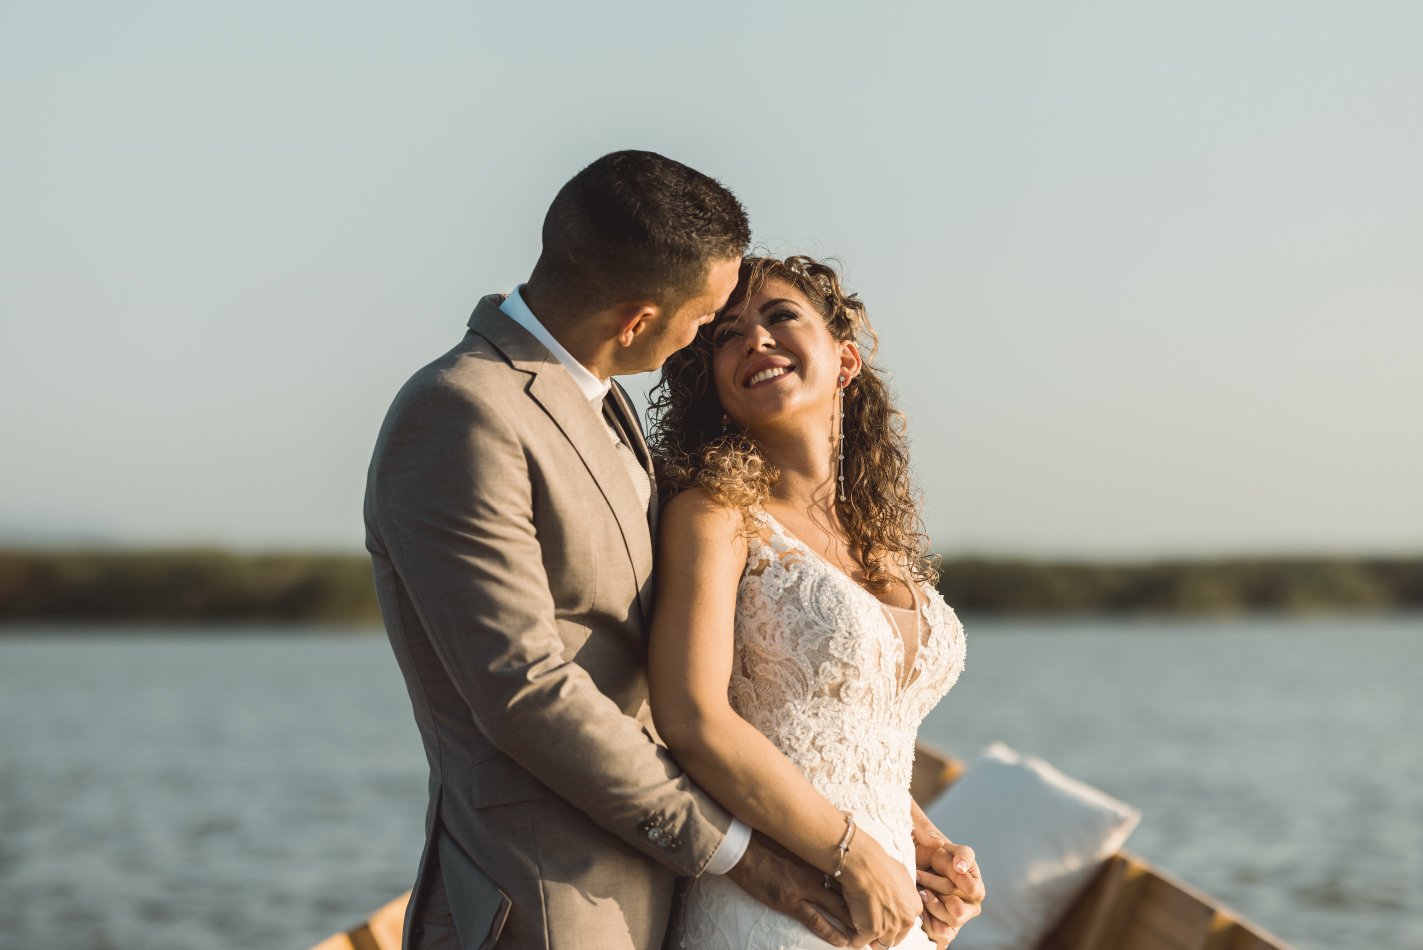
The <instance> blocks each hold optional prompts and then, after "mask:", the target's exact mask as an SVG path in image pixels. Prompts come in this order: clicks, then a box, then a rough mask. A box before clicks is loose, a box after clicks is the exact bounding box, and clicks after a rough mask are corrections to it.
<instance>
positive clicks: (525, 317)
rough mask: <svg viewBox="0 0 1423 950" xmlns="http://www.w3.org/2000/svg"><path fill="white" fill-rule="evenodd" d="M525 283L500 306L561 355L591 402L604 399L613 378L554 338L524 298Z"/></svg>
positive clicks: (565, 366)
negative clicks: (597, 371) (601, 374)
mask: <svg viewBox="0 0 1423 950" xmlns="http://www.w3.org/2000/svg"><path fill="white" fill-rule="evenodd" d="M523 289H524V285H523V284H520V285H519V286H517V287H515V288H514V289H513V291H512V292H511V293H510V294H509V296H508V297H506V298H504V302H503V303H502V304H500V305H499V309H500V310H502V311H504V313H505V314H507V315H508V316H509V318H510V319H511V320H513V321H514V322H515V323H517V324H518V325H519V326H521V327H523V328H524V329H525V330H528V331H529V332H530V333H532V334H533V336H534V339H536V340H538V341H539V342H540V343H542V344H543V345H544V346H546V347H548V351H549V352H550V353H552V354H553V355H554V356H555V357H557V358H558V361H559V362H560V363H562V364H563V367H564V369H566V370H568V373H569V375H570V376H572V377H573V381H574V382H575V383H577V384H578V388H579V389H581V390H583V395H584V396H585V397H586V398H587V400H588V401H589V402H599V403H600V402H602V401H603V398H604V397H605V396H607V395H608V390H609V389H611V388H612V386H613V384H612V382H611V381H610V380H606V379H599V378H598V377H597V376H594V375H593V373H592V372H591V371H590V370H589V369H588V367H586V366H584V365H583V364H582V363H580V362H578V360H576V359H574V358H573V354H572V353H570V352H568V351H567V350H565V349H564V348H563V344H562V343H559V342H558V341H557V340H556V339H554V337H553V334H552V333H550V332H548V328H547V327H545V326H544V325H543V324H542V323H540V322H539V318H538V317H536V316H534V312H533V311H532V310H530V309H529V305H528V304H527V303H525V302H524V297H523V294H522V293H520V291H522V290H523Z"/></svg>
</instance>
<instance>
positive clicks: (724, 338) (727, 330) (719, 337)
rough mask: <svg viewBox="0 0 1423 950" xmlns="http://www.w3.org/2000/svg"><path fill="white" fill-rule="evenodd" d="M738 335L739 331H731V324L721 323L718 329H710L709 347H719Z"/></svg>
mask: <svg viewBox="0 0 1423 950" xmlns="http://www.w3.org/2000/svg"><path fill="white" fill-rule="evenodd" d="M740 335H741V331H740V330H736V329H733V328H732V326H731V324H729V323H723V324H722V325H721V326H719V327H712V331H711V345H712V346H721V345H722V344H723V343H726V342H728V341H730V340H732V339H734V338H736V337H738V336H740Z"/></svg>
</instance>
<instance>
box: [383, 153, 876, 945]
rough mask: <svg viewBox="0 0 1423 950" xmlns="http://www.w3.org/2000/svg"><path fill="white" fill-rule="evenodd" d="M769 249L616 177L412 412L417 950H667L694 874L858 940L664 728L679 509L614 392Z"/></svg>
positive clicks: (720, 191)
mask: <svg viewBox="0 0 1423 950" xmlns="http://www.w3.org/2000/svg"><path fill="white" fill-rule="evenodd" d="M749 241H750V231H749V227H748V225H747V221H746V214H745V212H744V211H743V209H742V207H741V205H740V203H739V202H738V201H737V199H736V197H735V196H734V195H732V194H731V192H729V191H728V190H727V189H725V188H724V187H722V186H721V185H720V184H718V183H717V182H716V181H714V180H713V179H711V178H708V177H707V176H706V175H703V174H701V173H700V172H697V171H695V170H693V169H691V168H688V167H687V166H685V165H682V164H680V163H678V162H675V161H672V160H671V159H668V158H664V157H662V156H660V155H657V154H654V153H651V152H634V151H626V152H615V153H613V154H611V155H605V156H604V157H602V158H600V159H598V160H597V161H595V162H594V163H593V164H591V165H589V166H588V167H587V168H585V169H583V170H582V171H581V172H579V173H578V174H577V175H575V176H574V177H573V179H572V180H571V181H569V182H568V183H567V184H566V185H564V187H563V188H562V190H560V191H559V193H558V195H557V197H555V198H554V200H553V204H552V205H551V206H550V207H549V210H548V214H547V216H546V217H545V219H544V225H543V251H542V254H541V255H540V257H539V259H538V262H537V263H536V264H535V266H534V269H533V274H532V276H530V278H529V282H528V283H527V284H525V285H523V286H521V287H519V288H517V289H515V290H514V291H513V292H512V293H510V294H509V295H508V296H507V297H505V296H504V295H501V294H494V295H491V296H488V297H485V298H484V299H483V300H481V301H480V302H479V305H478V306H477V307H476V308H475V310H474V314H473V316H471V317H470V320H469V332H468V333H466V334H465V337H464V339H463V340H461V341H460V342H459V343H458V344H457V345H456V346H455V347H454V348H453V349H451V350H450V351H449V352H448V353H446V354H445V355H444V356H441V357H440V358H439V359H437V360H435V361H434V362H433V363H431V364H430V365H428V366H426V367H425V368H424V369H422V370H420V371H419V372H417V373H416V374H415V375H414V376H413V377H412V378H411V379H410V381H409V382H408V383H406V385H405V387H404V388H403V389H401V391H400V393H399V394H398V395H397V396H396V397H395V401H394V403H393V404H392V405H391V408H390V411H389V413H388V415H387V416H386V419H385V424H384V425H383V426H382V428H381V432H380V436H379V439H378V440H377V443H376V447H375V453H374V457H373V458H372V460H371V465H370V471H369V474H368V481H367V488H366V500H365V520H366V528H367V540H366V546H367V548H368V549H369V550H370V554H371V560H372V562H373V566H374V571H375V581H376V589H377V593H378V595H379V599H380V607H381V614H382V616H383V618H384V620H385V626H386V630H387V632H388V634H389V636H390V642H391V646H392V647H393V648H394V651H395V655H396V659H397V660H398V661H399V664H400V668H401V672H402V673H403V674H404V676H405V682H406V686H407V688H408V689H409V692H410V701H411V704H412V706H413V707H414V712H415V720H416V724H417V725H418V726H419V729H420V736H421V739H422V740H423V742H424V745H425V755H426V758H427V759H428V761H429V763H430V784H429V788H430V802H429V808H428V811H427V813H426V819H425V831H426V842H425V850H424V854H423V856H422V857H421V859H420V867H419V872H418V875H417V879H416V882H415V886H414V889H413V893H412V896H411V900H410V906H409V910H408V912H407V915H406V923H405V930H406V932H405V945H406V946H407V947H411V948H447V947H448V948H456V947H458V948H475V947H487V946H492V945H493V944H494V942H495V941H496V940H497V941H498V945H499V947H501V948H525V947H527V948H534V947H537V948H550V950H556V948H574V947H590V948H608V950H623V948H630V950H655V948H657V947H659V946H660V945H661V944H662V940H663V936H664V933H665V931H666V928H667V925H668V917H669V913H670V908H671V904H672V894H673V884H674V881H675V880H676V878H677V877H679V876H696V875H699V874H730V875H732V876H733V877H734V879H735V880H736V882H737V883H738V884H739V885H740V886H741V887H742V888H743V889H745V890H746V891H748V892H749V893H751V894H752V895H753V896H755V897H757V898H758V899H760V900H762V901H763V902H764V903H767V904H768V905H770V906H772V907H774V908H776V909H778V910H781V911H783V912H785V913H788V914H791V915H792V916H794V917H796V918H798V919H799V920H801V921H802V922H803V923H805V924H806V925H807V926H808V927H810V928H811V929H812V930H813V931H815V932H816V933H817V934H819V935H820V936H821V937H822V938H823V939H826V940H828V941H830V942H832V943H834V944H836V945H842V946H843V945H845V943H846V941H845V939H844V938H843V937H841V936H840V934H839V933H838V931H836V930H835V929H834V928H833V927H832V926H831V925H830V924H829V922H828V921H827V920H826V917H825V914H826V913H829V914H832V915H834V916H836V917H838V918H839V919H842V920H848V919H849V916H848V914H847V913H846V912H845V909H844V905H843V903H842V902H840V900H839V898H838V896H837V895H834V894H832V893H831V892H829V891H826V890H825V889H823V888H822V887H820V886H819V885H820V875H819V874H817V873H815V872H814V871H813V870H812V869H810V868H809V867H808V866H806V865H804V864H802V863H800V862H799V861H798V860H796V859H794V858H791V857H789V856H787V855H785V853H784V852H783V851H780V850H779V849H776V848H774V847H773V846H771V845H769V844H768V842H766V841H765V840H764V839H762V838H760V837H759V836H753V835H752V834H751V833H750V831H749V829H747V828H746V826H745V825H742V824H741V823H740V822H737V821H735V820H734V819H733V818H732V817H731V816H730V815H729V814H728V813H727V812H726V810H725V809H723V808H722V807H720V806H719V805H717V804H716V802H714V801H712V800H711V799H710V798H709V797H708V796H707V795H706V794H705V793H704V792H703V791H702V790H701V789H700V788H698V787H697V786H696V784H695V783H694V782H692V781H691V779H690V778H688V776H687V775H686V774H685V773H684V772H683V771H682V769H681V768H680V767H679V766H678V765H677V763H676V762H675V761H673V760H672V758H671V757H669V755H668V753H667V750H666V749H665V748H664V747H663V746H662V744H661V743H660V741H659V740H658V738H657V736H656V733H655V731H654V729H653V726H652V717H651V714H650V713H649V711H648V705H647V682H646V675H645V670H644V656H645V636H646V630H647V625H648V622H649V619H650V610H651V603H650V600H651V594H652V578H651V569H652V537H653V530H654V525H653V522H655V520H656V509H657V506H656V486H655V483H654V482H653V478H652V466H651V459H650V457H649V455H648V450H647V445H646V443H645V442H644V441H643V437H642V432H641V428H640V426H639V425H638V422H637V418H636V414H635V413H634V412H633V409H632V407H631V406H630V405H629V403H628V400H627V397H626V395H625V394H624V393H623V391H622V389H621V388H620V387H619V386H617V385H616V384H615V383H613V382H612V377H614V376H618V375H622V374H626V373H637V372H644V371H648V370H654V369H657V368H658V367H659V366H661V365H662V362H663V361H664V360H665V359H666V358H667V357H668V356H669V355H671V354H672V353H673V352H674V351H676V350H677V349H680V348H681V347H683V346H686V345H687V344H688V343H690V342H691V340H692V338H693V337H694V335H695V334H696V332H697V329H698V327H700V326H701V325H702V324H705V323H707V322H708V321H710V320H711V318H712V315H713V314H714V313H715V311H716V310H717V309H718V308H720V307H721V306H722V304H724V303H725V302H726V300H727V297H728V296H729V295H730V293H731V291H732V289H733V287H734V286H735V284H736V276H737V266H738V264H739V262H740V259H741V257H742V255H743V253H744V252H745V250H746V247H747V245H748V243H749Z"/></svg>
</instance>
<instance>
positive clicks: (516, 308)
mask: <svg viewBox="0 0 1423 950" xmlns="http://www.w3.org/2000/svg"><path fill="white" fill-rule="evenodd" d="M523 289H524V285H523V284H520V285H519V286H518V287H515V288H514V289H513V291H512V292H510V294H509V296H508V297H506V298H505V299H504V302H503V303H502V304H500V306H499V309H500V310H502V311H503V312H504V313H505V314H506V315H507V316H508V317H509V319H511V320H513V321H514V322H515V323H517V324H518V325H519V326H521V327H523V328H524V329H525V330H528V331H529V332H530V333H531V334H533V336H534V339H536V340H538V341H539V342H540V343H542V344H543V345H544V346H545V347H547V348H548V351H549V352H550V353H552V354H553V355H554V356H555V357H557V359H558V361H559V362H560V363H562V364H563V368H564V369H566V370H568V374H569V375H570V376H572V377H573V381H574V382H575V383H577V384H578V388H579V389H581V390H583V395H584V396H586V397H587V398H588V401H589V402H590V403H592V404H593V409H594V411H595V412H597V413H598V415H599V418H601V417H602V413H603V399H604V397H606V396H607V395H608V391H609V390H610V389H611V388H612V386H613V384H612V381H611V380H606V379H599V378H598V377H597V376H595V375H594V374H593V372H592V371H591V370H590V369H588V367H586V366H584V365H583V364H582V363H580V362H578V360H576V359H574V358H573V354H572V353H570V352H568V350H566V349H564V347H563V344H562V343H559V342H558V340H556V339H554V336H553V334H552V333H550V332H548V328H547V327H545V326H544V325H543V324H542V323H540V322H539V318H538V317H536V316H534V312H533V311H532V310H530V309H529V305H528V304H527V303H525V302H524V297H523V294H522V293H521V291H522V290H523ZM614 437H615V438H616V434H614ZM750 844H751V828H750V827H749V826H748V825H747V824H746V823H745V822H743V821H741V820H740V819H737V818H732V819H731V827H730V828H728V829H727V830H726V837H725V838H723V839H721V844H720V845H718V846H717V849H716V851H715V852H714V853H713V854H712V856H711V860H709V861H708V862H707V864H706V867H704V868H703V869H702V872H703V873H704V874H725V873H726V872H727V871H730V870H731V869H732V868H734V867H736V863H737V862H738V861H740V860H741V858H742V856H743V855H745V854H746V848H747V846H748V845H750Z"/></svg>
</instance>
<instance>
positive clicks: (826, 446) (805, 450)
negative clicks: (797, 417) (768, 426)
mask: <svg viewBox="0 0 1423 950" xmlns="http://www.w3.org/2000/svg"><path fill="white" fill-rule="evenodd" d="M758 441H759V442H760V443H761V455H762V457H763V458H764V459H765V460H766V461H767V462H768V463H770V464H771V465H774V466H775V467H776V469H777V470H778V471H779V472H780V473H781V477H780V478H779V479H778V480H777V481H776V487H775V488H773V489H771V497H772V498H774V499H775V500H776V501H778V502H780V503H781V504H784V505H786V506H787V507H789V508H792V509H794V510H796V511H806V512H809V511H815V510H822V511H824V512H825V513H827V514H833V512H834V511H835V491H836V469H835V464H834V457H833V452H832V448H831V446H830V443H829V439H828V438H826V439H818V438H810V439H807V438H806V437H805V434H804V432H800V433H796V434H794V435H791V436H782V437H779V438H778V437H776V436H775V435H772V434H769V433H768V434H767V435H764V436H760V437H759V439H758Z"/></svg>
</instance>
